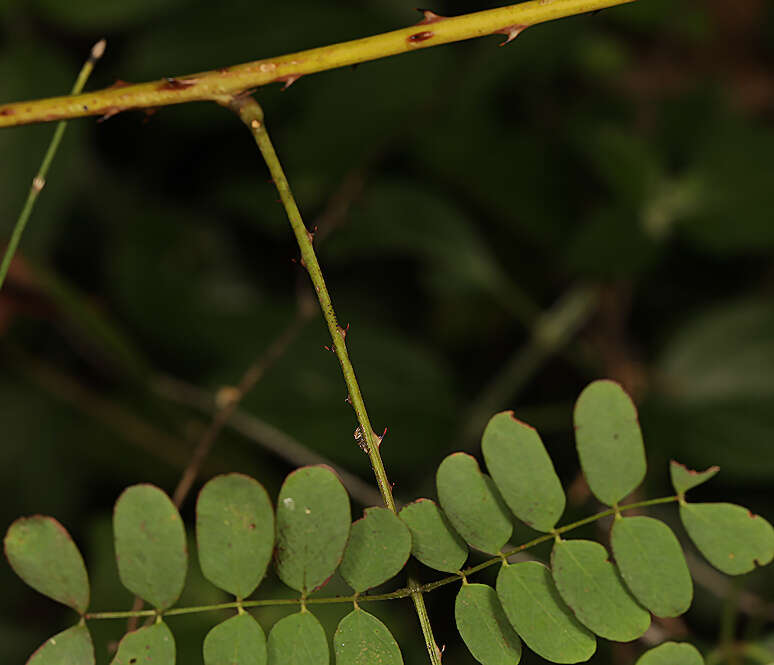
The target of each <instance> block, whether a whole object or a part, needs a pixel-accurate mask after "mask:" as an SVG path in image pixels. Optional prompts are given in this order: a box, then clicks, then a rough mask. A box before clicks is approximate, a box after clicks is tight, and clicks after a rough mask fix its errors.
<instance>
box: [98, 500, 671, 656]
mask: <svg viewBox="0 0 774 665" xmlns="http://www.w3.org/2000/svg"><path fill="white" fill-rule="evenodd" d="M675 501H677V497H676V496H665V497H660V498H658V499H647V500H646V501H638V502H636V503H629V504H626V505H624V506H619V507H618V510H619V511H620V512H624V511H626V510H634V509H636V508H646V507H648V506H656V505H658V504H662V503H674V502H675ZM614 514H615V509H614V508H610V509H609V510H603V511H602V512H599V513H597V514H596V515H591V516H590V517H585V518H584V519H582V520H578V521H576V522H572V523H571V524H566V525H564V526H562V527H559V528H558V529H556V531H555V533H558V534H562V533H566V532H568V531H572V530H573V529H577V528H579V527H581V526H584V525H586V524H590V523H592V522H596V521H597V520H599V519H602V518H604V517H609V516H611V515H614ZM553 539H554V534H553V533H549V534H545V535H543V536H539V537H537V538H534V539H533V540H530V541H528V542H526V543H523V544H522V545H518V546H517V547H514V548H512V549H510V550H507V551H506V552H504V554H505V556H510V555H511V554H516V553H518V552H523V551H525V550H528V549H531V548H533V547H535V546H536V545H540V544H541V543H544V542H546V541H549V540H553ZM501 562H502V557H501V556H496V557H493V558H491V559H488V560H486V561H484V562H483V563H480V564H478V565H476V566H471V567H470V568H466V569H465V570H462V571H460V573H459V574H457V575H451V576H449V577H444V578H443V579H440V580H436V581H435V582H428V583H427V584H422V585H420V586H412V585H411V583H410V582H409V586H407V587H404V588H401V589H396V590H395V591H390V592H389V593H379V594H373V595H367V594H357V595H352V596H332V597H328V598H315V597H312V598H306V599H305V601H304V602H305V603H306V604H307V605H328V604H331V603H352V602H354V601H355V600H356V599H357V602H358V603H367V602H371V601H381V600H395V599H397V598H408V597H414V595H415V594H419V595H420V596H421V594H423V593H428V592H429V591H433V590H434V589H437V588H439V587H442V586H446V585H447V584H453V583H454V582H459V581H460V580H462V578H463V577H467V576H469V575H472V574H473V573H477V572H479V571H481V570H484V568H488V567H489V566H493V565H495V564H497V563H501ZM300 603H301V600H300V599H299V598H275V599H267V600H243V601H242V603H241V605H242V606H243V607H266V606H273V605H299V604H300ZM239 604H240V603H238V602H231V603H220V604H218V605H198V606H195V607H176V608H174V609H171V610H166V611H165V612H163V614H164V615H165V616H173V615H178V614H195V613H198V612H209V611H213V610H229V609H236V608H237V607H238V606H239ZM423 605H424V602H423ZM154 614H156V611H155V610H139V611H131V610H129V611H121V612H92V613H89V614H86V618H87V619H127V618H129V617H132V616H137V617H147V616H153V615H154ZM424 616H425V617H426V616H427V612H425V613H424ZM421 620H422V617H421V616H420V621H421ZM434 662H435V661H434ZM438 662H440V661H438Z"/></svg>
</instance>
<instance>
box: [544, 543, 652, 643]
mask: <svg viewBox="0 0 774 665" xmlns="http://www.w3.org/2000/svg"><path fill="white" fill-rule="evenodd" d="M551 567H552V571H553V576H554V581H555V582H556V588H557V589H559V593H560V594H561V596H562V598H563V599H564V602H565V603H567V604H568V605H569V606H570V607H571V608H572V610H573V612H574V613H575V616H576V617H578V620H579V621H580V622H581V623H582V624H583V625H584V626H586V627H587V628H589V629H590V630H592V631H594V632H595V633H596V634H597V635H599V636H600V637H605V638H607V639H608V640H614V641H616V642H629V641H631V640H636V639H637V638H638V637H640V636H641V635H642V634H643V633H644V632H645V631H646V630H647V629H648V627H649V626H650V614H648V612H647V611H645V610H644V609H643V608H642V607H640V606H639V605H638V604H637V601H635V600H634V598H633V597H632V596H631V594H630V593H629V591H628V590H627V589H626V587H625V586H624V584H623V581H622V580H621V576H620V575H619V573H618V571H617V570H616V568H615V566H614V565H613V564H612V563H610V561H608V559H607V550H606V549H605V548H604V547H603V546H602V545H600V544H599V543H595V542H593V541H591V540H561V541H558V542H557V543H556V544H555V545H554V549H553V552H552V554H551Z"/></svg>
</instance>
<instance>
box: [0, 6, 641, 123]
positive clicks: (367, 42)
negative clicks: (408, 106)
mask: <svg viewBox="0 0 774 665" xmlns="http://www.w3.org/2000/svg"><path fill="white" fill-rule="evenodd" d="M633 1H634V0H532V1H531V2H522V3H519V4H516V5H510V6H507V7H499V8H496V9H489V10H487V11H481V12H475V13H472V14H465V15H462V16H452V17H442V16H438V15H436V14H434V13H433V12H425V18H424V19H423V20H422V21H421V22H420V24H418V25H414V26H410V27H408V28H402V29H400V30H394V31H392V32H386V33H383V34H380V35H375V36H373V37H365V38H363V39H355V40H353V41H348V42H342V43H340V44H331V45H329V46H323V47H321V48H315V49H310V50H307V51H300V52H298V53H292V54H289V55H283V56H279V57H275V58H267V59H264V60H257V61H254V62H249V63H246V64H242V65H235V66H232V67H224V68H221V69H217V70H215V71H209V72H202V73H198V74H191V75H188V76H179V77H177V78H165V79H161V80H156V81H151V82H149V83H141V84H136V85H128V86H118V85H114V86H112V87H110V88H106V89H105V90H100V91H97V92H91V93H87V94H83V95H76V96H72V97H52V98H49V99H41V100H37V101H28V102H17V103H14V104H6V105H4V106H0V127H11V126H15V125H25V124H30V123H34V122H51V121H52V120H64V119H66V118H81V117H84V116H95V115H96V116H107V117H110V116H112V115H115V114H116V113H120V112H121V111H127V110H129V109H148V108H156V107H160V106H168V105H170V104H182V103H184V102H193V101H205V100H211V101H212V100H215V101H217V100H218V99H225V98H228V97H231V96H233V95H238V94H240V93H242V92H244V91H246V90H253V89H255V88H257V87H259V86H262V85H266V84H268V83H285V84H286V85H289V84H290V83H293V81H295V80H296V79H298V78H299V77H301V76H305V75H307V74H315V73H317V72H322V71H326V70H329V69H337V68H339V67H346V66H348V65H355V64H358V63H361V62H367V61H369V60H376V59H379V58H385V57H388V56H391V55H398V54H400V53H408V52H410V51H415V50H417V49H422V48H428V47H430V46H437V45H439V44H448V43H450V42H458V41H463V40H466V39H474V38H476V37H484V36H486V35H493V34H501V35H503V36H504V38H505V39H507V40H508V41H510V40H511V39H513V38H515V37H516V36H517V35H518V34H519V33H520V32H521V31H522V30H523V29H524V28H526V27H527V26H532V25H536V24H538V23H544V22H546V21H552V20H555V19H559V18H564V17H567V16H572V15H575V14H585V13H587V12H593V11H597V10H600V9H605V8H607V7H613V6H615V5H622V4H626V3H628V2H633Z"/></svg>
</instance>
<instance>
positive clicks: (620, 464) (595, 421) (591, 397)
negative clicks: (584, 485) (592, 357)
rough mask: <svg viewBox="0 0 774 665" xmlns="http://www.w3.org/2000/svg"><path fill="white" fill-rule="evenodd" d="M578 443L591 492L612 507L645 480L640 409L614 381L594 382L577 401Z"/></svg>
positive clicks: (575, 419)
mask: <svg viewBox="0 0 774 665" xmlns="http://www.w3.org/2000/svg"><path fill="white" fill-rule="evenodd" d="M573 420H574V422H575V442H576V445H577V448H578V457H579V458H580V463H581V468H582V469H583V474H584V475H585V476H586V480H587V481H588V483H589V488H590V489H591V491H592V492H593V493H594V496H596V497H597V499H599V500H600V501H601V502H602V503H605V504H607V505H608V506H612V505H615V504H617V503H618V502H619V501H620V500H621V499H623V498H624V497H625V496H626V495H627V494H629V493H630V492H631V491H632V490H634V489H635V488H636V487H637V486H638V485H639V484H640V483H641V482H642V479H643V478H644V477H645V469H646V463H645V448H644V446H643V443H642V432H640V424H639V422H638V420H637V409H636V408H635V407H634V404H633V403H632V400H631V398H630V397H629V395H627V394H626V392H624V389H623V388H621V386H619V385H618V384H617V383H615V382H614V381H608V380H603V381H594V382H593V383H590V384H589V385H588V386H586V388H585V389H584V390H583V392H582V393H581V394H580V397H578V401H577V402H576V403H575V412H574V414H573Z"/></svg>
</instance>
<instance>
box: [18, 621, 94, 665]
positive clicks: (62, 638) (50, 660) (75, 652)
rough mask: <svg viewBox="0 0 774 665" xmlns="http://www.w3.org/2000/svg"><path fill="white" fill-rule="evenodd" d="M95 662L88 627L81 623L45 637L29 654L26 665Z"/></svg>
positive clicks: (66, 664) (84, 664) (87, 664)
mask: <svg viewBox="0 0 774 665" xmlns="http://www.w3.org/2000/svg"><path fill="white" fill-rule="evenodd" d="M95 662H96V661H95V660H94V645H93V644H92V642H91V635H90V634H89V629H88V628H86V626H85V625H81V626H73V627H72V628H68V629H67V630H65V631H62V632H61V633H58V634H56V635H54V636H53V637H50V638H49V639H47V640H46V641H45V643H43V644H42V645H41V646H40V648H39V649H38V650H37V651H36V652H35V653H33V654H32V655H31V656H30V658H29V660H28V661H27V665H94V663H95Z"/></svg>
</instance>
